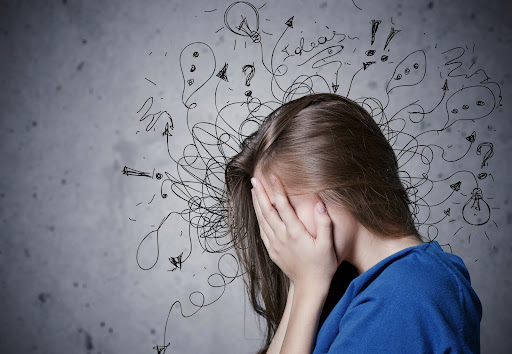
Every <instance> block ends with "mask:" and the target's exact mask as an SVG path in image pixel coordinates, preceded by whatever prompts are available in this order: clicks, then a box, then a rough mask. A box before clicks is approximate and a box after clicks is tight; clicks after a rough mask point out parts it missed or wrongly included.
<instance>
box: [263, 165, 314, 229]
mask: <svg viewBox="0 0 512 354" xmlns="http://www.w3.org/2000/svg"><path fill="white" fill-rule="evenodd" d="M270 183H271V185H272V192H273V193H274V198H275V200H276V209H277V210H278V211H279V215H280V216H281V220H282V221H283V223H284V224H285V225H286V229H287V230H289V232H290V234H292V235H298V234H300V233H302V232H303V231H304V230H305V229H306V228H305V227H304V224H303V223H302V222H301V221H300V220H299V218H298V217H297V214H296V213H295V210H294V209H293V208H292V206H291V204H290V201H289V200H288V196H287V195H286V191H285V189H284V185H283V183H282V182H281V180H280V179H279V178H278V177H277V176H275V175H271V176H270Z"/></svg>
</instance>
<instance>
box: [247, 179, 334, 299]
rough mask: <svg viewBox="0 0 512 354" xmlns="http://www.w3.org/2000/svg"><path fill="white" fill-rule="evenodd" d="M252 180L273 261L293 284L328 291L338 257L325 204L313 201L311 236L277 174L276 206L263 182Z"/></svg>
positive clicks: (275, 187) (263, 234)
mask: <svg viewBox="0 0 512 354" xmlns="http://www.w3.org/2000/svg"><path fill="white" fill-rule="evenodd" d="M252 181H255V182H256V183H255V186H254V188H253V189H252V190H251V191H252V196H253V204H254V209H255V211H256V216H257V218H258V223H259V225H260V234H261V237H262V239H263V243H264V244H265V247H266V249H267V251H268V253H269V256H270V258H271V259H272V261H273V262H274V263H275V264H277V266H279V268H280V269H281V270H282V271H283V272H284V273H285V274H286V275H287V276H288V278H289V279H290V280H291V281H292V282H293V283H294V285H295V287H296V288H301V289H311V290H313V291H315V290H316V291H318V290H320V289H324V290H326V291H328V290H329V286H330V283H331V280H332V277H333V276H334V273H335V272H336V269H337V266H338V261H337V258H336V253H335V251H334V245H333V244H334V242H333V235H332V222H331V218H330V217H329V214H328V213H327V210H326V209H325V206H324V204H323V203H322V202H321V201H320V202H318V203H317V204H316V205H315V211H314V215H315V216H314V218H315V225H316V228H317V236H316V238H314V237H313V236H312V235H311V234H310V233H309V232H308V231H307V229H306V227H305V226H304V224H302V222H301V221H300V220H299V218H298V217H297V215H296V214H295V211H294V210H293V208H292V207H291V205H290V203H289V201H288V197H287V196H286V193H285V190H284V187H283V185H282V183H281V181H279V180H278V179H277V177H276V178H274V179H273V178H272V177H271V183H272V191H271V192H272V193H273V194H274V197H275V204H276V208H275V209H274V207H273V206H272V204H271V202H270V200H269V198H268V196H267V192H266V191H265V188H264V187H263V184H261V182H260V181H258V180H257V179H256V178H254V179H252V180H251V182H252ZM253 185H254V184H253ZM276 209H277V210H276ZM320 210H323V212H321V211H320ZM278 211H279V213H278ZM319 287H320V289H319Z"/></svg>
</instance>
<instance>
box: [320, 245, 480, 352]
mask: <svg viewBox="0 0 512 354" xmlns="http://www.w3.org/2000/svg"><path fill="white" fill-rule="evenodd" d="M481 318H482V305H481V303H480V300H479V299H478V296H477V295H476V293H475V291H474V290H473V288H472V287H471V283H470V278H469V273H468V270H467V268H466V266H465V265H464V262H463V261H462V259H460V258H459V257H457V256H455V255H453V254H450V253H446V252H444V251H443V249H442V248H441V247H440V246H439V243H437V242H432V243H423V244H420V245H418V246H414V247H409V248H406V249H404V250H401V251H399V252H397V253H395V254H393V255H391V256H389V257H387V258H386V259H384V260H382V261H380V262H379V263H377V264H376V265H375V266H373V267H372V268H370V269H368V270H367V271H366V272H364V273H362V274H361V275H359V276H358V277H357V278H355V279H354V280H353V281H352V282H351V283H350V285H349V287H348V288H347V290H346V292H345V294H344V295H343V297H342V298H341V300H340V301H339V302H338V303H337V304H336V306H335V307H334V309H333V310H332V311H331V313H330V314H329V316H328V317H327V319H326V320H325V322H324V324H323V325H322V328H321V329H320V331H319V332H318V336H317V338H316V346H315V349H314V351H313V353H314V354H319V353H478V352H480V320H481Z"/></svg>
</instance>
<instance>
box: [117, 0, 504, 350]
mask: <svg viewBox="0 0 512 354" xmlns="http://www.w3.org/2000/svg"><path fill="white" fill-rule="evenodd" d="M265 5H266V4H263V5H260V6H259V7H258V6H257V5H254V4H251V3H249V2H244V1H238V2H234V3H232V4H230V5H229V6H228V7H227V8H226V9H225V10H224V15H223V16H222V14H221V10H219V11H218V9H208V10H205V11H204V13H203V16H208V18H207V20H208V21H212V23H214V22H215V21H218V22H219V23H222V27H221V28H219V29H217V28H212V32H215V33H216V34H217V33H224V35H225V36H226V37H227V38H231V39H232V40H233V51H232V52H226V51H220V52H217V51H215V49H214V48H215V46H213V45H212V44H211V43H210V44H207V43H204V42H200V41H198V42H193V43H189V44H187V45H185V43H184V45H183V49H182V50H181V53H180V55H179V62H175V63H173V65H179V68H180V70H181V76H182V83H181V86H182V90H181V103H179V104H178V103H176V105H175V106H174V107H168V109H165V110H163V109H160V110H158V109H154V107H153V106H156V105H157V103H155V100H154V97H153V96H152V97H149V98H148V99H147V100H145V101H144V103H143V104H142V105H141V106H140V109H138V110H137V111H136V114H137V115H138V116H139V117H140V122H141V123H142V124H144V125H145V130H146V132H147V133H148V134H149V133H153V132H156V130H157V127H158V129H161V130H162V135H161V137H160V138H158V139H157V142H158V143H159V144H161V146H163V147H164V148H165V149H166V150H167V155H168V157H169V162H170V163H168V164H167V165H166V166H165V167H164V166H160V167H159V168H161V169H164V168H165V170H163V171H161V172H159V173H157V174H156V175H155V171H154V170H153V171H152V172H144V171H138V170H136V169H134V168H132V167H125V168H124V170H123V171H122V172H123V174H125V175H127V176H137V177H144V178H150V179H155V178H156V180H158V181H159V188H160V190H159V192H158V198H162V199H166V198H168V199H172V200H171V203H170V204H167V207H168V208H169V209H170V210H169V212H168V213H167V215H166V216H165V217H164V218H163V219H162V220H161V222H160V224H159V225H158V227H156V228H155V229H153V230H151V231H150V232H149V233H147V234H146V235H145V236H144V237H142V240H141V242H140V245H139V247H138V249H137V252H136V260H137V263H138V265H139V267H140V268H141V269H143V270H155V269H156V268H155V266H156V265H157V263H158V262H159V260H160V258H161V257H160V253H161V252H162V253H164V257H163V258H164V261H163V262H164V263H165V267H167V271H168V272H172V273H168V274H172V276H178V274H186V276H187V277H188V278H190V277H196V275H197V276H198V277H197V278H201V275H202V278H201V279H202V280H198V282H197V283H194V284H196V285H197V287H198V289H193V290H192V291H190V292H189V294H188V300H187V299H186V298H185V299H183V298H180V297H179V296H177V299H176V300H175V301H174V302H173V303H172V305H171V308H170V310H169V312H168V315H167V319H166V322H165V330H164V335H163V341H162V342H163V344H162V345H157V346H155V347H154V348H153V349H155V350H156V351H157V352H158V353H164V352H165V351H166V350H167V349H168V348H172V341H173V340H177V339H176V338H173V339H171V340H168V332H167V330H168V322H169V319H170V317H171V314H172V313H173V312H177V311H178V310H177V308H178V307H180V312H179V314H180V315H181V316H183V317H189V316H192V315H193V314H195V313H196V312H197V311H199V310H200V309H201V308H203V307H205V306H209V305H211V304H213V303H214V302H216V301H217V300H218V299H219V298H220V297H221V296H222V294H224V291H225V288H226V286H227V285H228V284H230V283H232V282H233V281H234V280H235V279H237V278H239V277H240V276H242V269H240V266H239V264H238V262H237V259H236V257H235V256H234V252H233V248H234V247H236V245H233V244H232V242H231V239H230V235H229V234H228V233H227V229H226V224H225V220H224V216H225V215H226V211H225V210H224V209H223V205H224V198H225V189H224V171H225V166H226V164H227V162H228V160H229V158H230V157H232V156H233V155H235V154H236V153H237V152H238V151H239V149H240V144H241V143H242V141H243V140H244V139H245V138H246V137H247V136H248V135H250V134H251V133H252V132H254V131H255V130H256V129H258V127H259V125H260V124H261V122H262V121H263V119H264V118H265V117H266V116H267V115H268V114H269V113H270V112H272V111H273V110H274V109H276V108H277V107H279V106H280V105H281V104H283V103H285V102H288V101H290V100H293V99H295V98H298V97H300V96H303V95H306V94H311V93H318V92H331V93H338V94H341V95H344V96H347V97H350V98H351V99H353V100H355V101H356V102H358V103H359V104H360V105H361V106H363V107H364V108H365V109H367V110H368V111H369V112H370V113H371V115H372V116H373V117H374V119H375V120H376V122H377V123H378V124H379V126H380V128H381V129H382V131H383V133H384V134H385V136H386V137H387V139H388V140H389V142H390V144H391V145H392V147H393V149H394V150H395V153H396V156H397V158H398V162H399V167H400V177H401V180H402V182H403V184H404V186H405V187H406V190H407V192H408V194H409V198H410V200H411V205H410V209H411V211H412V213H413V215H414V217H415V221H416V224H417V227H418V230H419V231H420V233H421V234H422V235H423V237H424V238H425V239H426V240H428V241H433V240H439V241H440V243H441V244H442V245H443V247H445V249H447V250H449V251H452V242H451V240H452V239H453V238H454V237H467V239H468V242H470V240H471V235H474V237H486V239H489V240H490V239H491V235H492V230H493V228H497V227H498V225H497V224H496V222H494V220H493V219H492V214H493V212H494V210H495V209H499V208H497V207H495V206H493V202H492V197H491V196H490V195H488V193H487V190H488V189H490V188H492V185H493V183H494V177H493V175H492V156H493V143H492V142H490V141H480V139H479V131H481V130H482V129H483V128H482V127H483V126H484V125H482V124H478V120H482V119H485V118H486V117H489V116H490V115H491V114H492V113H493V112H494V111H495V110H496V109H497V108H498V107H500V106H501V105H502V102H501V101H502V96H501V89H500V86H499V85H498V84H497V83H496V82H494V81H491V80H490V78H489V77H488V76H487V74H486V72H485V70H483V69H482V68H477V66H478V65H477V64H476V61H475V59H474V58H475V47H474V45H473V46H467V45H461V46H457V47H454V48H443V45H442V44H437V43H435V46H434V47H433V48H430V49H429V50H424V49H416V48H410V45H409V44H408V42H407V41H406V39H402V38H401V35H403V34H404V33H406V32H407V29H406V28H397V25H396V24H394V23H393V22H392V20H390V21H386V20H385V19H374V20H372V21H370V22H369V23H368V26H367V29H366V30H365V31H364V32H362V33H348V31H349V30H350V28H346V29H340V28H332V29H331V28H330V26H328V25H324V27H322V28H321V30H318V32H314V33H306V32H307V31H301V30H300V28H301V27H304V25H305V24H301V23H297V20H296V19H295V16H293V13H290V15H289V16H286V18H281V19H277V20H270V19H269V18H268V17H270V16H271V14H269V13H268V11H267V13H265V16H266V18H265V20H266V21H262V18H263V17H261V16H260V14H259V12H260V10H261V11H265V10H267V9H268V7H267V8H265V9H263V8H264V7H265ZM353 5H355V8H356V10H355V11H356V12H355V14H359V13H364V10H363V9H361V8H360V7H359V6H357V5H356V3H355V2H353ZM212 16H214V17H216V19H213V18H212ZM273 21H274V22H276V21H278V22H279V23H281V25H279V26H276V25H275V24H273V25H272V26H269V24H270V23H273ZM354 21H357V17H356V15H355V16H354ZM267 26H268V27H269V28H266V27H267ZM336 26H340V25H339V24H337V25H336ZM279 27H280V30H279V31H277V32H276V28H279ZM405 38H407V37H405ZM237 43H238V44H237ZM432 44H433V45H434V43H432ZM398 45H399V46H400V47H401V48H406V49H408V50H410V51H409V54H408V55H405V56H403V55H402V56H401V55H399V54H397V53H395V52H396V48H397V46H398ZM212 46H213V48H212ZM166 54H167V53H166ZM234 54H236V55H234ZM377 77H385V78H386V79H385V81H384V82H380V83H379V82H375V80H377V79H376V78H377ZM145 79H146V80H147V81H148V82H150V83H151V84H152V85H153V86H151V87H152V88H154V86H157V85H156V84H155V82H154V81H156V82H161V81H162V80H163V79H162V78H159V79H158V80H154V81H152V80H150V79H148V78H145ZM369 83H370V84H373V86H374V87H373V88H374V89H372V90H368V84H369ZM369 91H371V92H372V95H371V97H370V96H368V92H369ZM199 93H200V94H199ZM404 102H407V103H406V104H404ZM180 109H181V110H183V111H184V114H183V115H181V114H179V113H173V115H171V114H170V113H168V112H177V111H180ZM209 112H210V116H209V114H208V113H209ZM212 112H214V114H215V116H214V117H213V116H212V115H211V113H212ZM178 116H180V117H179V119H177V118H176V117H178ZM159 120H161V121H165V126H163V127H162V128H160V125H162V123H161V121H160V123H159ZM178 120H179V121H180V122H184V123H183V124H186V130H185V129H182V131H175V129H176V128H178V123H177V122H178ZM157 123H159V124H160V125H159V124H157ZM487 129H488V130H489V131H493V128H492V127H491V126H490V125H488V126H487ZM138 132H139V131H137V133H138ZM171 132H172V133H171ZM487 133H488V132H487ZM177 135H179V136H180V141H187V144H186V145H185V146H181V147H179V146H178V144H179V142H178V141H177V140H176V139H175V138H176V136H177ZM488 135H489V134H486V136H488ZM164 144H165V145H164ZM460 151H462V153H461V152H460ZM156 195H157V193H155V194H154V195H153V196H152V197H151V198H150V201H149V202H148V203H146V204H151V203H152V202H153V200H154V198H155V196H156ZM180 201H181V202H183V203H185V205H186V207H185V208H182V209H180V208H179V203H178V202H180ZM141 204H142V202H140V203H138V204H137V207H138V206H139V205H141ZM130 220H132V221H135V220H136V219H133V218H130ZM163 239H165V242H167V243H168V244H169V245H170V246H169V247H162V246H161V242H162V241H163ZM191 259H194V261H191ZM205 259H207V260H205ZM203 260H204V261H203ZM211 264H216V266H215V269H214V270H212V269H210V266H211ZM204 265H209V266H204ZM187 271H188V273H187ZM182 295H183V294H182ZM180 296H181V295H180ZM187 308H188V309H190V310H187Z"/></svg>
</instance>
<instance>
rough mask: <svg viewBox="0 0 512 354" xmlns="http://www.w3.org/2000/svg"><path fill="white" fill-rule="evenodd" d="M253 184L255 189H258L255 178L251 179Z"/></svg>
mask: <svg viewBox="0 0 512 354" xmlns="http://www.w3.org/2000/svg"><path fill="white" fill-rule="evenodd" d="M251 184H252V186H253V187H254V188H256V185H257V184H256V179H255V178H251Z"/></svg>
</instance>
